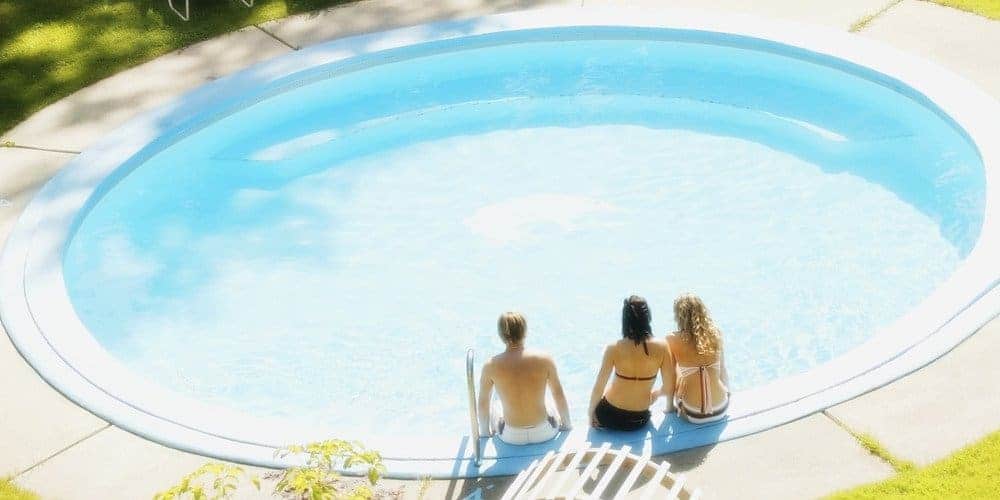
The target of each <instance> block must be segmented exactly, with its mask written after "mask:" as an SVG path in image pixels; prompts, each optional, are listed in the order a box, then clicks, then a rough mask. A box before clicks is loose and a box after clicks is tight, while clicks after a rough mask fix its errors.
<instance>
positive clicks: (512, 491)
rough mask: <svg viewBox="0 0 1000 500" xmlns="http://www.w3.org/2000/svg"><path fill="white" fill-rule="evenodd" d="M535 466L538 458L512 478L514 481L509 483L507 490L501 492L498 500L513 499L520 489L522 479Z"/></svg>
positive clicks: (522, 482)
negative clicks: (501, 495) (501, 494)
mask: <svg viewBox="0 0 1000 500" xmlns="http://www.w3.org/2000/svg"><path fill="white" fill-rule="evenodd" d="M535 467H538V459H535V460H533V461H532V462H531V465H529V466H528V468H527V469H524V470H523V471H521V473H520V474H518V475H517V477H515V478H514V482H513V483H510V487H508V488H507V491H506V492H505V493H504V494H503V497H501V498H500V500H513V499H514V495H516V494H517V492H518V491H519V490H520V489H521V486H522V485H523V484H524V481H525V480H526V479H528V474H531V471H533V470H535Z"/></svg>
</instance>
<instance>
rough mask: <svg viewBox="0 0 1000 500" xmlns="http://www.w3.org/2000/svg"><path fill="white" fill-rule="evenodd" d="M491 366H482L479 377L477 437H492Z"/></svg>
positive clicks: (487, 364)
mask: <svg viewBox="0 0 1000 500" xmlns="http://www.w3.org/2000/svg"><path fill="white" fill-rule="evenodd" d="M491 368H492V366H491V365H490V363H489V362H487V363H486V364H484V365H483V373H482V375H480V377H479V435H480V436H484V437H485V436H492V435H493V430H492V429H490V400H491V398H492V396H493V376H492V373H491V372H492V369H491Z"/></svg>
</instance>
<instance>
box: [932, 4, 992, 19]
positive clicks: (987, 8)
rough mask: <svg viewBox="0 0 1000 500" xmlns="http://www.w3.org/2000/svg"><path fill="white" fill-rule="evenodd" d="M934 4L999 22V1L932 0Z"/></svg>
mask: <svg viewBox="0 0 1000 500" xmlns="http://www.w3.org/2000/svg"><path fill="white" fill-rule="evenodd" d="M934 2H935V3H939V4H941V5H946V6H948V7H954V8H956V9H962V10H967V11H969V12H972V13H975V14H979V15H980V16H983V17H988V18H990V19H996V20H1000V0H934Z"/></svg>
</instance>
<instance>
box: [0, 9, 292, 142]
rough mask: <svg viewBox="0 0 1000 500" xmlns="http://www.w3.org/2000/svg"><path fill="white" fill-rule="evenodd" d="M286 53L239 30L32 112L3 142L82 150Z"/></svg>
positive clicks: (254, 31) (256, 32) (251, 31)
mask: <svg viewBox="0 0 1000 500" xmlns="http://www.w3.org/2000/svg"><path fill="white" fill-rule="evenodd" d="M290 51H291V49H289V48H288V47H286V46H285V45H283V44H281V43H280V42H278V41H277V40H275V39H274V38H272V37H271V36H269V35H268V34H266V33H264V32H262V31H261V30H260V29H258V28H256V27H252V26H251V27H249V28H244V29H242V30H239V31H235V32H233V33H228V34H226V35H222V36H220V37H218V38H213V39H211V40H208V41H205V42H201V43H198V44H195V45H192V46H190V47H187V48H184V49H181V50H178V51H176V52H172V53H170V54H167V55H165V56H162V57H159V58H157V59H154V60H153V61H150V62H148V63H145V64H143V65H141V66H137V67H135V68H132V69H129V70H126V71H123V72H121V73H118V74H116V75H114V76H111V77H109V78H106V79H104V80H101V81H100V82H98V83H96V84H94V85H91V86H90V87H87V88H85V89H83V90H80V91H78V92H76V93H74V94H73V95H71V96H69V97H67V98H65V99H63V100H61V101H59V102H57V103H55V104H53V105H51V106H49V107H47V108H45V109H43V110H41V111H39V112H38V113H35V114H34V115H32V116H31V117H30V118H28V119H27V120H25V121H24V122H22V123H20V124H19V125H18V126H16V127H14V128H13V129H12V130H11V131H10V132H8V133H6V134H4V138H5V139H9V140H12V141H14V142H15V143H16V144H19V145H25V146H35V147H41V148H48V149H61V150H71V151H82V150H83V149H85V148H86V147H87V146H89V145H90V144H92V143H93V142H94V141H95V140H97V139H99V138H100V137H102V136H103V135H104V134H105V133H107V132H109V131H110V130H113V129H114V128H117V127H118V126H119V125H121V124H122V123H124V122H125V121H127V120H128V119H129V118H131V117H133V116H135V115H136V114H138V113H141V112H143V111H147V110H149V109H152V108H154V107H156V106H158V105H161V104H163V103H166V102H168V101H169V100H170V99H172V98H174V97H177V96H179V95H181V94H183V93H184V92H186V91H188V90H191V89H193V88H195V87H197V86H199V85H201V84H204V83H205V82H207V81H210V80H214V79H216V78H218V77H220V76H224V75H227V74H230V73H233V72H236V71H238V70H240V69H243V68H245V67H247V66H250V65H252V64H254V63H257V62H260V61H263V60H265V59H269V58H271V57H275V56H278V55H281V54H283V53H286V52H290Z"/></svg>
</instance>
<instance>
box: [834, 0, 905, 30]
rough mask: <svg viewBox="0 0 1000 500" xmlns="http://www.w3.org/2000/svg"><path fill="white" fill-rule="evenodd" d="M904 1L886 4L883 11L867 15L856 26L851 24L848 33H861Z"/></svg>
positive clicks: (897, 0) (895, 0)
mask: <svg viewBox="0 0 1000 500" xmlns="http://www.w3.org/2000/svg"><path fill="white" fill-rule="evenodd" d="M902 1H903V0H893V1H892V2H889V3H887V4H885V6H883V7H882V8H881V9H879V10H878V11H877V12H873V13H871V14H866V15H864V16H862V17H861V18H860V19H858V20H857V21H854V24H851V27H850V28H847V31H850V32H851V33H857V32H859V31H861V30H863V29H865V28H867V27H868V25H869V24H871V22H872V21H874V20H875V18H876V17H878V16H881V15H882V14H885V12H886V11H887V10H889V9H891V8H893V7H895V6H897V5H899V2H902Z"/></svg>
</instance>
